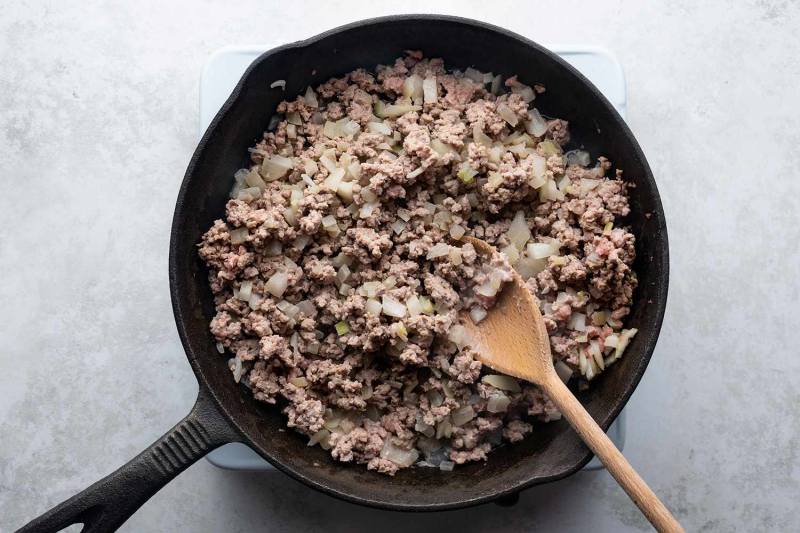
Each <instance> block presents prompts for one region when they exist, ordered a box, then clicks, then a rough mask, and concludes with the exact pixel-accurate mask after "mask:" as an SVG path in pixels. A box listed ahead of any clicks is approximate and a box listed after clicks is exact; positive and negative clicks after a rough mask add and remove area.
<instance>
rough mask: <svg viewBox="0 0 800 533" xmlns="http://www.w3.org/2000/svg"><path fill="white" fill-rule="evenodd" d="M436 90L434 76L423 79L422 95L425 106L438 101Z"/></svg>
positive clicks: (436, 85)
mask: <svg viewBox="0 0 800 533" xmlns="http://www.w3.org/2000/svg"><path fill="white" fill-rule="evenodd" d="M437 88H438V84H437V83H436V76H434V77H431V78H425V80H424V81H423V82H422V93H423V97H424V101H425V103H426V104H435V103H436V102H437V101H438V96H437Z"/></svg>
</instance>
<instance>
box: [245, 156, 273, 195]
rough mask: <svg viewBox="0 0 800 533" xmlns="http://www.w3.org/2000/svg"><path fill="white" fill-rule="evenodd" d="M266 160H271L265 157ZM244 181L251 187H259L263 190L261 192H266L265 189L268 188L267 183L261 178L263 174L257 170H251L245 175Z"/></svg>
mask: <svg viewBox="0 0 800 533" xmlns="http://www.w3.org/2000/svg"><path fill="white" fill-rule="evenodd" d="M264 161H265V162H266V161H269V160H268V159H265V160H264ZM262 170H263V165H262ZM244 181H245V183H247V184H248V185H249V186H250V187H258V188H259V189H260V190H261V192H264V190H266V188H267V184H266V183H264V180H263V179H261V176H260V175H259V173H258V172H257V171H255V170H251V171H250V172H248V173H247V174H245V175H244Z"/></svg>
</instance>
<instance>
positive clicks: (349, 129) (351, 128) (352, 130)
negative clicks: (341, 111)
mask: <svg viewBox="0 0 800 533" xmlns="http://www.w3.org/2000/svg"><path fill="white" fill-rule="evenodd" d="M359 131H361V125H360V124H359V123H358V122H356V121H355V120H351V121H350V122H348V123H347V124H345V125H344V126H343V127H342V133H344V134H345V135H346V136H350V135H355V134H356V133H358V132H359Z"/></svg>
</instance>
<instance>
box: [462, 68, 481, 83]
mask: <svg viewBox="0 0 800 533" xmlns="http://www.w3.org/2000/svg"><path fill="white" fill-rule="evenodd" d="M464 76H466V77H468V78H469V79H471V80H474V81H476V82H478V83H483V72H481V71H479V70H475V69H474V68H472V67H467V70H465V71H464Z"/></svg>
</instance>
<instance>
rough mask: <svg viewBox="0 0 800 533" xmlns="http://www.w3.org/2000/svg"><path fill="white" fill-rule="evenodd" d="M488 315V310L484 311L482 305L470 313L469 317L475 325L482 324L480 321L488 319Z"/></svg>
mask: <svg viewBox="0 0 800 533" xmlns="http://www.w3.org/2000/svg"><path fill="white" fill-rule="evenodd" d="M487 315H488V312H487V311H486V309H484V308H483V307H481V306H480V305H476V306H475V307H473V308H472V309H471V310H470V312H469V317H470V318H471V319H472V322H473V323H475V324H478V323H480V321H481V320H483V319H484V318H486V316H487Z"/></svg>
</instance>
